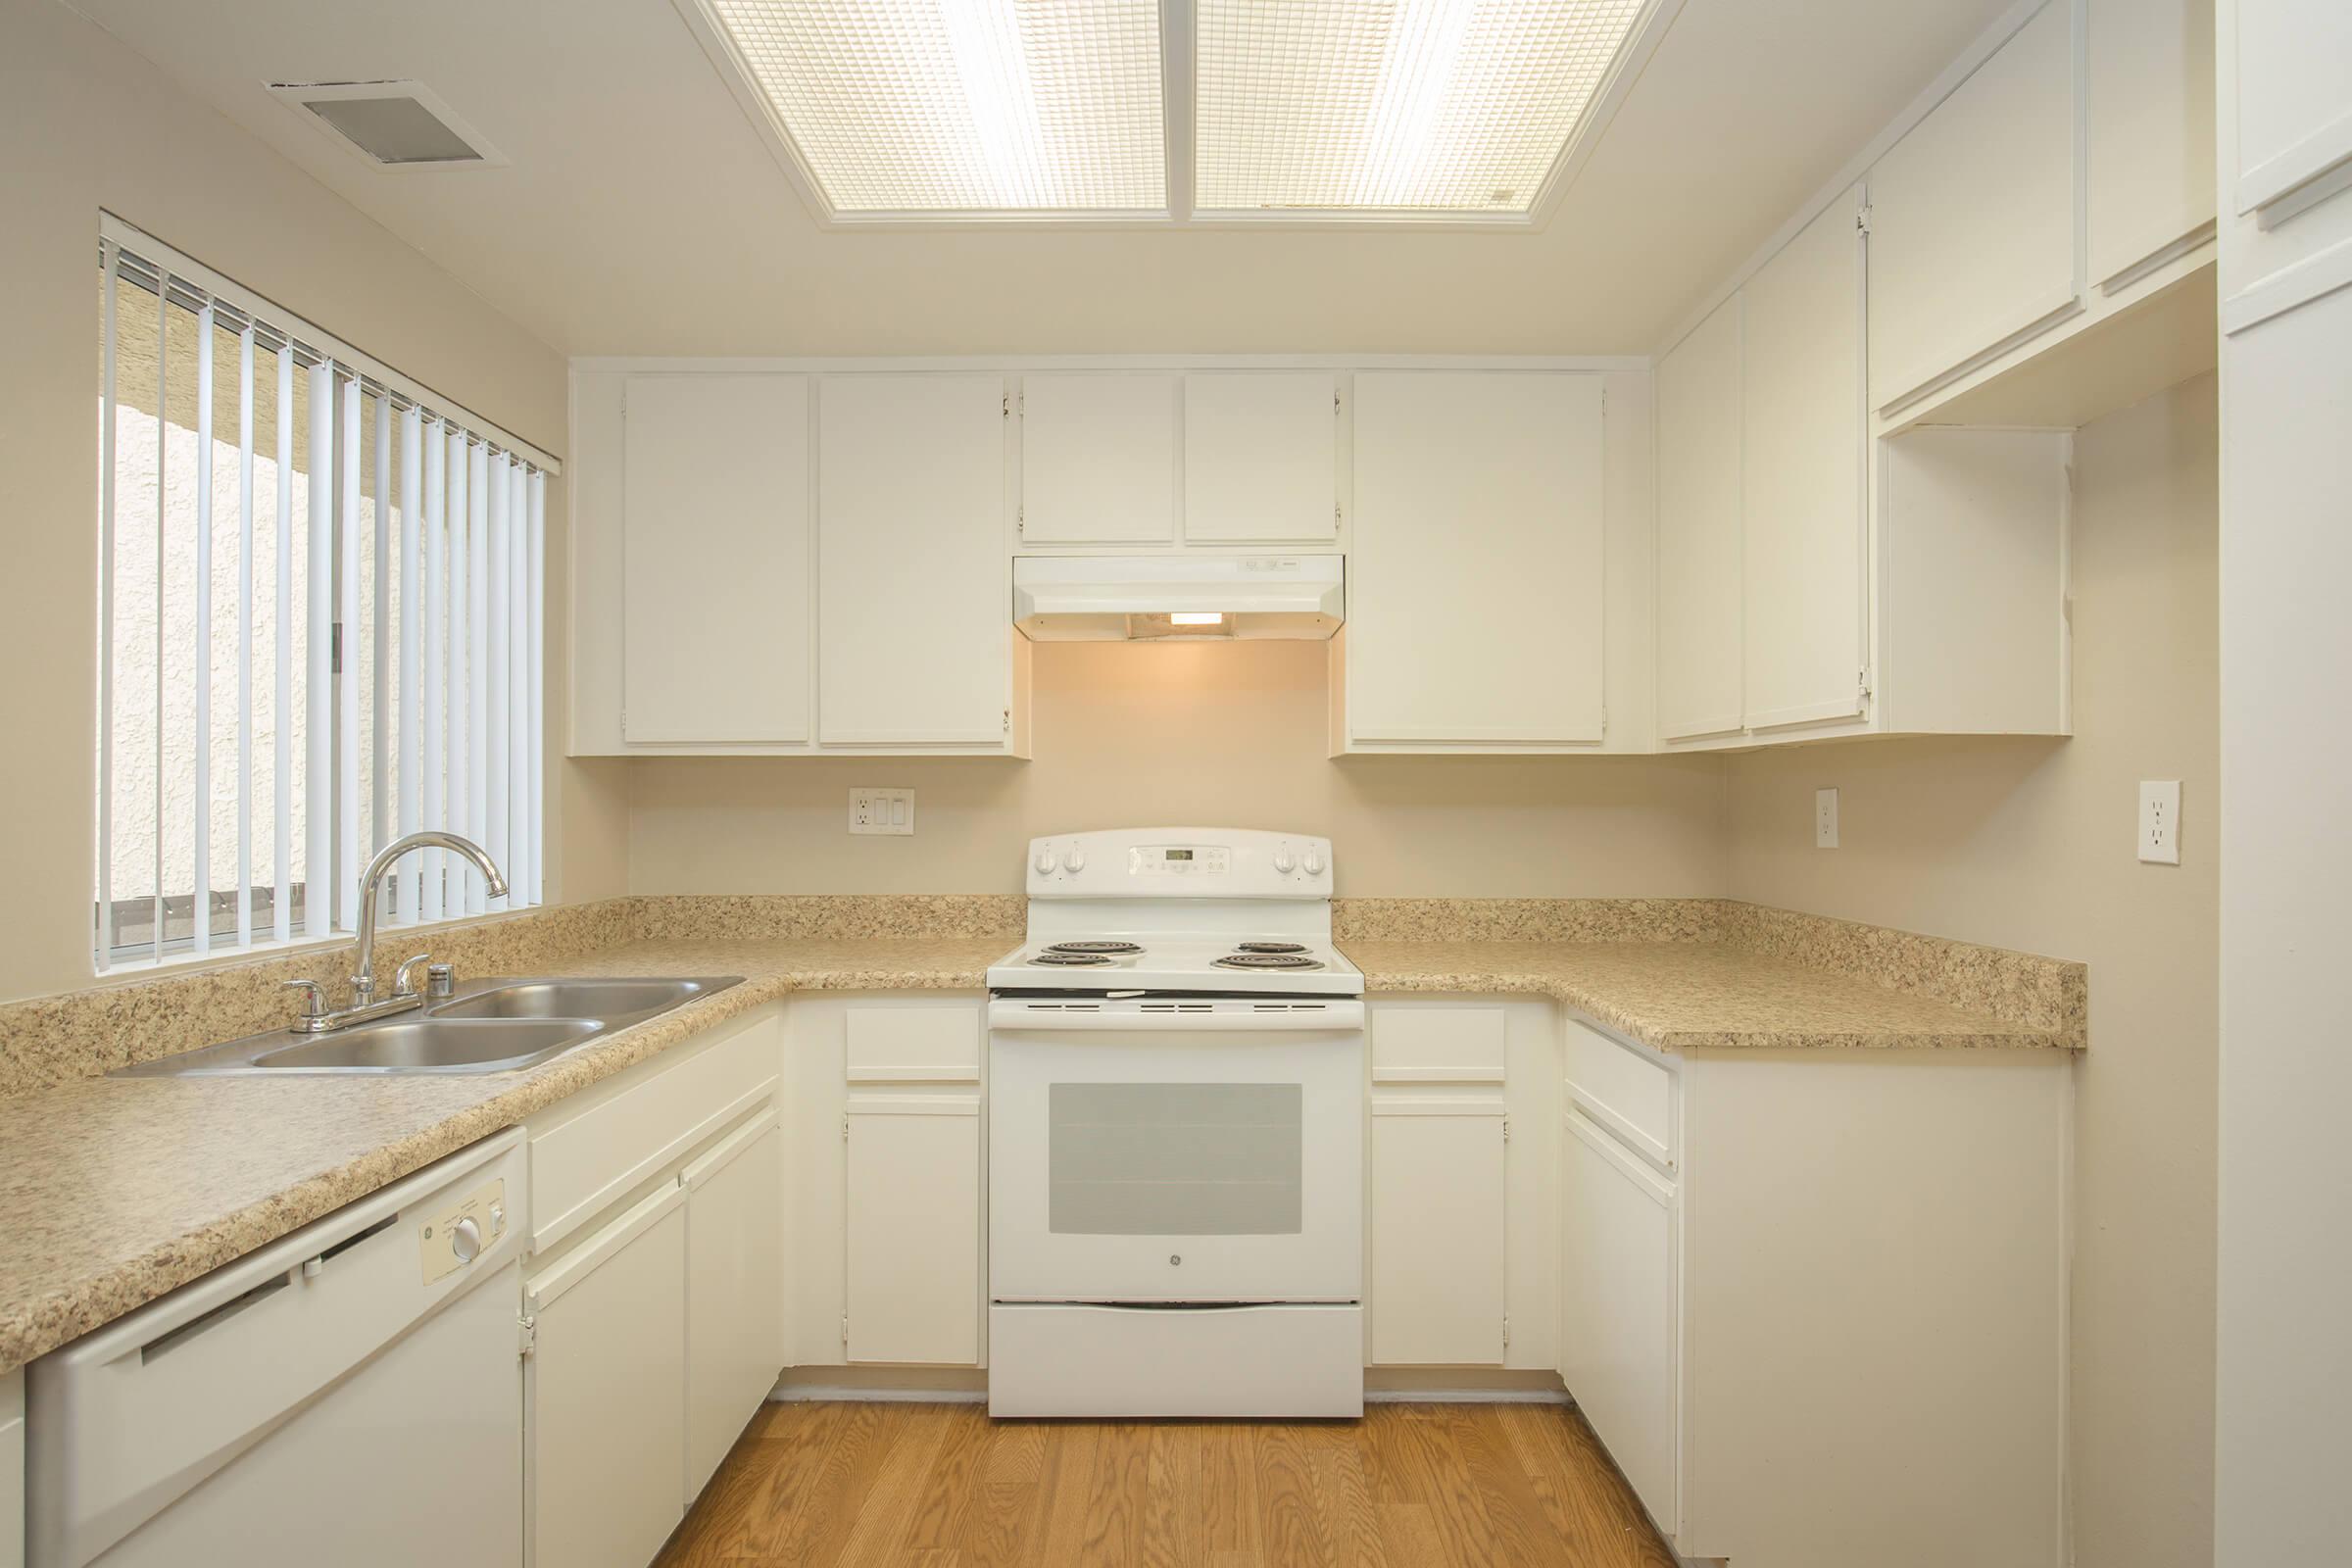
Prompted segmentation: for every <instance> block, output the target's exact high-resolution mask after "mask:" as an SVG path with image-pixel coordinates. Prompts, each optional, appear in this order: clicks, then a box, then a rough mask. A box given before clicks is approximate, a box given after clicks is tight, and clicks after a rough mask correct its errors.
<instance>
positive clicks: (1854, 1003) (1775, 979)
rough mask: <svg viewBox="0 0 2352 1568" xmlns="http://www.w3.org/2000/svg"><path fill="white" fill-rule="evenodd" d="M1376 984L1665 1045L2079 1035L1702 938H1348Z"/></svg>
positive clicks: (1367, 982) (1923, 1042) (1983, 1043)
mask: <svg viewBox="0 0 2352 1568" xmlns="http://www.w3.org/2000/svg"><path fill="white" fill-rule="evenodd" d="M1340 951H1341V952H1343V953H1345V954H1347V955H1348V957H1350V958H1352V959H1353V960H1354V961H1355V965H1356V967H1357V968H1359V969H1361V970H1363V971H1364V991H1365V992H1366V994H1368V995H1369V994H1374V993H1378V992H1384V991H1387V992H1396V991H1446V992H1468V993H1494V992H1503V993H1513V992H1523V993H1532V994H1534V995H1538V996H1544V997H1549V998H1551V999H1552V1000H1553V1001H1555V1002H1558V1003H1560V1004H1562V1005H1566V1006H1569V1007H1572V1008H1574V1009H1576V1010H1577V1011H1578V1012H1581V1013H1584V1014H1586V1015H1587V1016H1588V1017H1591V1018H1593V1019H1594V1020H1596V1021H1597V1022H1599V1023H1601V1024H1603V1025H1605V1026H1606V1027H1608V1028H1611V1029H1614V1030H1617V1031H1618V1032H1620V1033H1622V1034H1625V1035H1628V1036H1630V1037H1631V1038H1633V1039H1635V1040H1639V1041H1641V1042H1642V1044H1643V1045H1648V1046H1655V1047H1657V1048H1658V1049H1659V1050H1661V1051H1705V1050H1740V1051H1755V1050H1784V1051H1786V1050H1824V1049H1849V1048H1868V1049H1876V1050H1890V1049H1911V1050H1918V1049H1975V1050H2003V1049H2020V1050H2051V1049H2062V1048H2065V1047H2067V1046H2069V1045H2071V1044H2074V1042H2072V1041H2070V1040H2069V1039H2068V1038H2066V1037H2065V1036H2063V1035H2061V1034H2060V1033H2058V1032H2056V1031H2053V1030H2050V1029H2039V1028H2034V1027H2031V1026H2029V1025H2025V1024H2021V1023H2018V1022H2015V1021H2010V1020H2004V1019H2001V1018H1998V1017H1996V1016H1994V1015H1993V1014H1991V1013H1989V1012H1979V1011H1974V1010H1971V1009H1969V1008H1965V1007H1960V1006H1956V1005H1953V1004H1951V1003H1949V1002H1945V1001H1942V1000H1940V999H1938V998H1936V997H1933V996H1926V995H1922V994H1920V993H1917V992H1909V991H1896V990H1893V989H1891V988H1889V987H1887V986H1884V985H1880V984H1877V983H1876V982H1874V981H1870V980H1865V979H1860V978H1858V977H1856V976H1853V975H1848V974H1838V973H1836V972H1833V971H1830V970H1825V969H1818V968H1813V967H1810V966H1807V965H1805V964H1802V963H1799V962H1797V961H1796V960H1794V959H1792V958H1787V957H1781V956H1775V955H1771V954H1763V953H1757V952H1754V951H1752V950H1750V949H1746V948H1737V947H1731V946H1728V945H1725V944H1720V943H1700V942H1485V941H1477V942H1343V943H1341V944H1340Z"/></svg>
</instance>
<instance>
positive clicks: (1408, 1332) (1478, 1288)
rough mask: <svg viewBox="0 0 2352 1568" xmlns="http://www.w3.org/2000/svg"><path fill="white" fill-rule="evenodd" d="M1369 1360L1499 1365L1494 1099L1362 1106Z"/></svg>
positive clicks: (1497, 1112)
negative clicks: (1366, 1140) (1367, 1119)
mask: <svg viewBox="0 0 2352 1568" xmlns="http://www.w3.org/2000/svg"><path fill="white" fill-rule="evenodd" d="M1371 1204H1372V1285H1371V1291H1372V1294H1371V1319H1372V1354H1371V1359H1372V1362H1373V1364H1374V1365H1379V1366H1390V1365H1399V1364H1402V1365H1424V1364H1447V1365H1475V1366H1500V1365H1501V1364H1502V1351H1503V1343H1502V1342H1503V1333H1502V1317H1503V1285H1504V1281H1503V1233H1504V1224H1505V1219H1506V1212H1505V1210H1506V1207H1507V1205H1506V1202H1505V1200H1504V1191H1503V1135H1502V1102H1500V1101H1499V1100H1495V1101H1400V1100H1391V1101H1387V1102H1383V1101H1382V1100H1381V1099H1379V1098H1378V1097H1375V1099H1374V1101H1373V1104H1372V1190H1371Z"/></svg>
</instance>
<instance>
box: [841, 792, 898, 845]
mask: <svg viewBox="0 0 2352 1568" xmlns="http://www.w3.org/2000/svg"><path fill="white" fill-rule="evenodd" d="M850 831H851V832H853V833H894V834H911V833H912V832H913V831H914V791H912V790H877V789H854V790H852V791H850Z"/></svg>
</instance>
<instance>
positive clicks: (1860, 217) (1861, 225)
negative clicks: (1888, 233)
mask: <svg viewBox="0 0 2352 1568" xmlns="http://www.w3.org/2000/svg"><path fill="white" fill-rule="evenodd" d="M1854 229H1855V232H1857V233H1862V234H1867V233H1869V232H1870V208H1869V206H1868V205H1867V204H1866V205H1864V206H1863V207H1861V208H1860V209H1859V210H1857V211H1856V212H1855V214H1854Z"/></svg>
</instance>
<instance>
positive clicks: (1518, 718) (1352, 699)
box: [1333, 370, 1604, 752]
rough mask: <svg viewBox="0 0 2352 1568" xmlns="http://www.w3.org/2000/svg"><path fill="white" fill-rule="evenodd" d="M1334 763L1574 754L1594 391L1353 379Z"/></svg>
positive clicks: (1571, 384) (1592, 601) (1596, 542)
mask: <svg viewBox="0 0 2352 1568" xmlns="http://www.w3.org/2000/svg"><path fill="white" fill-rule="evenodd" d="M1354 401H1355V421H1354V432H1353V437H1354V485H1355V517H1354V526H1353V535H1352V549H1351V551H1350V553H1349V556H1348V625H1347V627H1346V628H1345V629H1344V630H1343V632H1342V633H1341V634H1340V636H1339V637H1338V638H1337V639H1335V640H1334V665H1335V668H1334V676H1335V682H1336V684H1337V685H1338V688H1339V689H1338V691H1337V692H1335V703H1334V725H1335V734H1334V737H1333V740H1334V749H1335V750H1337V751H1378V750H1389V751H1455V752H1478V751H1503V752H1508V751H1523V750H1531V749H1533V750H1575V749H1580V748H1591V747H1593V746H1594V745H1596V744H1597V743H1598V742H1599V741H1600V739H1601V731H1602V726H1603V722H1604V712H1603V707H1602V685H1601V653H1602V647H1603V641H1604V639H1603V631H1602V618H1601V617H1602V605H1603V597H1604V596H1603V591H1602V559H1601V556H1602V552H1601V540H1602V507H1601V498H1602V490H1601V481H1602V471H1601V436H1602V402H1601V378H1600V377H1599V376H1598V375H1596V374H1588V373H1578V372H1551V371H1440V370H1399V371H1386V370H1384V371H1371V372H1364V373H1361V374H1358V375H1357V376H1356V377H1355V399H1354Z"/></svg>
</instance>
